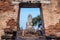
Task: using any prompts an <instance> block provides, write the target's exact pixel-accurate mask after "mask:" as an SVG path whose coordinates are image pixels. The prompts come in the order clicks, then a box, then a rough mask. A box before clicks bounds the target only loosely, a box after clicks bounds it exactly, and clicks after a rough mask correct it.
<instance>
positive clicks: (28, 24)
mask: <svg viewBox="0 0 60 40" xmlns="http://www.w3.org/2000/svg"><path fill="white" fill-rule="evenodd" d="M32 25H33V24H32V15H30V14H29V15H28V21H27V23H26V29H27V30H32V29H33V26H32Z"/></svg>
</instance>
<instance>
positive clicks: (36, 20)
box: [32, 15, 41, 26]
mask: <svg viewBox="0 0 60 40" xmlns="http://www.w3.org/2000/svg"><path fill="white" fill-rule="evenodd" d="M40 21H41V16H40V15H38V16H37V17H35V18H33V19H32V23H33V26H35V25H37V24H38V23H40Z"/></svg>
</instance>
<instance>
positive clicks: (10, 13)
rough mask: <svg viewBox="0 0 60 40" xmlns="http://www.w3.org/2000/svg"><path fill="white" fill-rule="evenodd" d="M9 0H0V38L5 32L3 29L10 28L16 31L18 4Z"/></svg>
mask: <svg viewBox="0 0 60 40" xmlns="http://www.w3.org/2000/svg"><path fill="white" fill-rule="evenodd" d="M11 2H12V1H11V0H5V1H4V0H0V40H1V36H2V35H4V34H5V33H4V29H6V28H10V29H12V31H17V18H18V10H19V5H18V4H12V3H11ZM10 24H11V25H12V26H11V25H10Z"/></svg>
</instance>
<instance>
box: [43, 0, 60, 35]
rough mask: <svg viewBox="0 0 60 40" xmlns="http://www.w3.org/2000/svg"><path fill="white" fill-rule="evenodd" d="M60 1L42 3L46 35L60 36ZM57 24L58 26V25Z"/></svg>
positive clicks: (52, 0) (53, 0)
mask: <svg viewBox="0 0 60 40" xmlns="http://www.w3.org/2000/svg"><path fill="white" fill-rule="evenodd" d="M59 3H60V1H59V0H51V3H50V4H42V9H43V10H42V11H43V19H44V27H45V33H46V35H50V34H55V35H56V36H60V31H59V30H60V25H59V24H60V23H59V21H60V5H59ZM56 25H57V26H56Z"/></svg>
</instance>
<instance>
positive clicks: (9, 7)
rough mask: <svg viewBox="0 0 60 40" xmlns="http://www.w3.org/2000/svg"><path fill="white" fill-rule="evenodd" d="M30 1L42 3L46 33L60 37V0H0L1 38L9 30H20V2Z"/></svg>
mask: <svg viewBox="0 0 60 40" xmlns="http://www.w3.org/2000/svg"><path fill="white" fill-rule="evenodd" d="M28 1H30V2H32V3H40V4H41V9H42V10H41V11H42V13H41V14H42V19H43V25H44V30H45V35H46V36H48V35H51V34H54V35H56V36H58V37H60V0H0V40H1V39H2V38H1V37H2V36H3V35H6V33H7V32H17V31H18V30H17V29H18V28H19V14H20V13H19V7H20V3H23V2H28ZM30 2H29V3H30ZM23 5H24V4H23ZM23 5H22V6H23ZM9 30H10V31H9ZM52 30H53V31H52Z"/></svg>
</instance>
